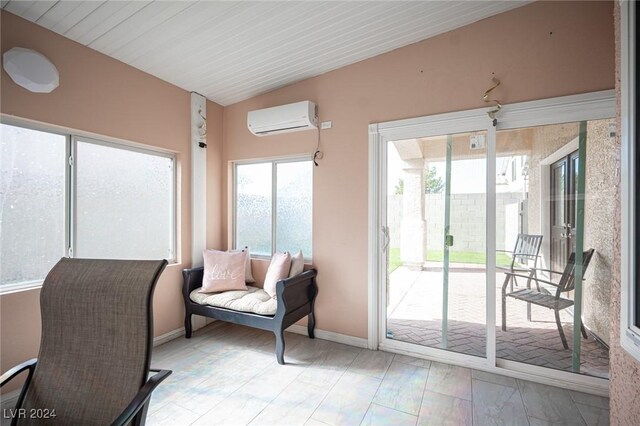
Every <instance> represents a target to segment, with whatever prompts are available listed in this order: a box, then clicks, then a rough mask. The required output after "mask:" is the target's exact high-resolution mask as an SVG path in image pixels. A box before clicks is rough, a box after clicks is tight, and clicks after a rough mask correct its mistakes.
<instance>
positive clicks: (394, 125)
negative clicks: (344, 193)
mask: <svg viewBox="0 0 640 426" xmlns="http://www.w3.org/2000/svg"><path fill="white" fill-rule="evenodd" d="M615 105H616V97H615V92H614V91H613V90H607V91H601V92H593V93H587V94H581V95H571V96H563V97H557V98H550V99H544V100H537V101H529V102H521V103H514V104H509V105H504V106H503V108H502V110H501V111H500V113H499V116H498V123H497V127H494V126H493V124H492V121H491V119H489V117H488V115H487V112H489V111H490V110H491V108H479V109H474V110H468V111H461V112H453V113H446V114H437V115H431V116H425V117H418V118H411V119H405V120H397V121H389V122H383V123H375V124H371V125H369V247H368V248H369V250H368V252H369V264H368V266H369V268H368V278H369V292H368V293H369V298H368V300H369V306H368V308H369V309H368V313H369V316H368V321H369V327H368V347H369V348H370V349H374V350H376V349H381V350H386V351H389V352H396V353H403V354H410V355H414V356H418V357H423V358H428V359H432V360H435V361H441V362H445V363H448V364H454V365H462V366H466V367H471V368H475V369H479V370H484V371H489V372H494V373H499V374H504V375H508V376H512V377H517V378H522V379H526V380H532V381H538V382H544V383H548V384H552V385H556V386H560V387H565V388H570V389H576V390H582V391H588V392H596V393H599V394H602V395H607V394H608V386H609V381H608V380H606V379H601V378H597V377H590V376H586V375H580V374H574V373H570V372H565V371H559V370H552V369H548V368H544V367H539V366H534V365H528V364H524V363H519V362H515V361H509V360H502V359H497V358H496V332H495V324H496V301H495V300H496V299H495V292H496V274H495V263H496V254H495V253H496V252H495V248H496V222H495V217H496V215H495V212H496V132H497V131H499V130H508V129H516V128H523V127H533V126H543V125H551V124H560V123H569V122H579V121H587V120H599V119H607V118H613V117H615ZM473 131H486V132H487V153H486V155H487V157H486V162H487V164H486V170H487V176H486V184H487V188H486V189H487V190H486V218H487V219H492V220H487V221H486V238H487V241H486V259H487V264H486V268H487V269H486V270H487V275H486V300H487V305H486V322H485V323H486V342H487V347H486V357H477V356H471V355H465V354H461V353H455V352H451V351H447V350H444V349H439V348H428V347H421V346H419V345H415V344H411V343H406V342H400V341H395V340H393V339H389V338H387V336H386V296H387V295H386V285H384V284H385V283H386V279H387V261H386V252H385V237H384V235H383V233H384V230H383V227H384V226H386V201H385V200H386V185H387V170H386V164H387V151H386V150H387V143H388V142H389V141H395V140H402V139H412V138H423V137H429V136H438V135H447V134H453V133H463V132H473Z"/></svg>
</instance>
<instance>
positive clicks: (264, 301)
mask: <svg viewBox="0 0 640 426" xmlns="http://www.w3.org/2000/svg"><path fill="white" fill-rule="evenodd" d="M189 298H190V299H191V300H192V301H194V302H195V303H197V304H199V305H209V306H215V307H217V308H225V309H231V310H234V311H240V312H251V313H254V314H258V315H275V314H276V309H277V302H276V300H275V299H272V298H271V296H269V295H268V294H267V292H266V291H264V290H263V289H261V288H257V287H252V286H249V285H248V286H247V290H246V291H244V290H230V291H223V292H222V293H210V294H206V293H200V292H199V289H196V290H193V291H192V292H191V294H190V295H189Z"/></svg>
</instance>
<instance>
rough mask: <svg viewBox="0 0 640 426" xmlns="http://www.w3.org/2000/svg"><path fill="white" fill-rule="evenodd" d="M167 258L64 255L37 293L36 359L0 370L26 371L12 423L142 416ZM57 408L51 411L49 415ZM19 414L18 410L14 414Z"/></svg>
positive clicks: (163, 373)
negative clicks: (155, 308) (156, 299)
mask: <svg viewBox="0 0 640 426" xmlns="http://www.w3.org/2000/svg"><path fill="white" fill-rule="evenodd" d="M166 265H167V261H166V260H160V261H149V260H93V259H66V258H64V259H61V260H60V261H59V262H58V263H57V264H56V265H55V266H54V267H53V269H52V270H51V271H50V272H49V274H48V275H47V277H46V278H45V280H44V283H43V285H42V290H41V293H40V309H41V313H42V338H41V342H40V353H39V355H38V359H37V360H36V359H32V360H30V361H26V362H24V363H22V364H21V365H19V366H17V367H14V368H12V369H10V370H9V371H7V372H6V373H5V374H3V375H2V377H1V378H0V386H3V385H5V384H6V383H7V382H9V381H10V380H11V379H12V378H14V377H15V376H17V375H18V374H20V373H21V372H23V371H25V370H28V372H29V374H28V376H27V379H26V381H25V384H24V386H23V388H22V391H21V392H20V396H19V397H18V402H17V404H16V408H17V409H23V411H22V412H24V413H39V414H38V416H40V415H41V417H43V416H49V419H48V420H47V419H45V418H40V417H39V418H35V417H30V416H26V417H25V416H14V417H13V419H12V422H11V424H12V425H14V424H20V425H23V424H42V423H44V424H47V423H51V424H69V425H71V424H75V425H88V424H104V425H108V424H118V425H125V424H134V425H141V424H144V421H145V417H146V411H147V407H148V405H149V398H150V397H151V392H152V391H153V389H154V388H155V387H156V386H157V385H158V384H159V383H160V382H161V381H162V380H164V379H165V378H166V377H167V376H168V375H169V374H171V371H169V370H151V371H154V372H156V373H157V374H155V375H153V376H152V377H150V378H149V379H147V377H148V375H149V371H150V370H149V363H150V361H151V351H152V348H153V312H152V305H153V290H154V288H155V285H156V282H157V281H158V278H159V277H160V274H161V273H162V271H163V270H164V268H165V266H166ZM54 415H55V416H54ZM18 417H22V418H18Z"/></svg>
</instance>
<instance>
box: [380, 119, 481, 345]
mask: <svg viewBox="0 0 640 426" xmlns="http://www.w3.org/2000/svg"><path fill="white" fill-rule="evenodd" d="M486 138H487V136H486V131H477V132H464V133H455V134H446V135H438V136H426V137H422V138H413V139H404V140H397V141H389V142H387V147H386V150H387V165H386V166H387V167H386V168H387V205H386V216H387V225H386V230H387V232H388V237H389V238H388V242H389V243H388V246H387V254H388V257H387V277H386V279H387V306H386V308H387V309H386V336H387V337H388V338H389V339H394V340H397V341H401V342H409V343H413V344H416V345H420V346H425V347H433V348H441V349H446V350H449V351H454V352H460V353H464V354H469V355H474V356H479V357H484V356H485V354H486V332H485V329H486V325H485V317H486V292H485V287H486V269H485V261H486V257H485V250H486V247H485V241H486V238H485V226H484V224H485V216H486V215H485V213H486V212H485V206H486V184H485V176H486Z"/></svg>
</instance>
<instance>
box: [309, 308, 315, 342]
mask: <svg viewBox="0 0 640 426" xmlns="http://www.w3.org/2000/svg"><path fill="white" fill-rule="evenodd" d="M315 328H316V317H315V315H313V312H311V313H310V314H309V316H308V318H307V333H308V334H309V339H313V338H315V337H316V336H315V334H314V333H313V330H314V329H315Z"/></svg>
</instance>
